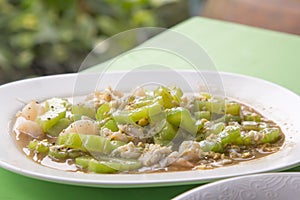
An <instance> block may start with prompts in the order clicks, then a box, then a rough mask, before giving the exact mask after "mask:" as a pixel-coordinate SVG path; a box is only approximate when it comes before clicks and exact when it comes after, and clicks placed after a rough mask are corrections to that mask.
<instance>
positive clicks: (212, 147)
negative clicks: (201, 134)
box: [199, 139, 224, 152]
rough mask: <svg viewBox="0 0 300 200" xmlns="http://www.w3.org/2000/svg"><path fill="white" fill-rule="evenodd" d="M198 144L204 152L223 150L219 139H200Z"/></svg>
mask: <svg viewBox="0 0 300 200" xmlns="http://www.w3.org/2000/svg"><path fill="white" fill-rule="evenodd" d="M199 145H200V147H201V149H202V151H204V152H209V151H214V152H223V151H224V150H223V146H222V143H221V142H220V141H218V140H217V139H215V140H202V141H200V142H199Z"/></svg>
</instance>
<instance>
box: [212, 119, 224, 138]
mask: <svg viewBox="0 0 300 200" xmlns="http://www.w3.org/2000/svg"><path fill="white" fill-rule="evenodd" d="M224 128H225V124H224V123H223V122H219V123H216V124H213V125H212V126H211V127H210V128H209V132H210V133H213V134H216V135H217V134H219V133H220V132H222V131H223V130H224Z"/></svg>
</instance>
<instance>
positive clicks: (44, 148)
mask: <svg viewBox="0 0 300 200" xmlns="http://www.w3.org/2000/svg"><path fill="white" fill-rule="evenodd" d="M49 147H50V143H49V142H47V141H45V140H42V141H38V140H37V139H34V140H32V141H30V142H29V144H28V148H29V149H30V150H31V151H35V152H38V153H48V151H49Z"/></svg>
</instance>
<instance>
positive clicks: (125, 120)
mask: <svg viewBox="0 0 300 200" xmlns="http://www.w3.org/2000/svg"><path fill="white" fill-rule="evenodd" d="M112 116H113V119H114V120H115V122H116V123H117V124H135V122H134V121H133V120H132V119H131V118H130V111H127V110H121V111H116V112H114V113H113V115H112Z"/></svg>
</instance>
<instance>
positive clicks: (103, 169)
mask: <svg viewBox="0 0 300 200" xmlns="http://www.w3.org/2000/svg"><path fill="white" fill-rule="evenodd" d="M75 163H76V165H77V166H79V167H81V168H83V169H87V170H88V171H90V172H95V173H102V174H110V173H115V172H116V171H117V170H115V169H113V168H111V167H110V166H108V165H107V164H106V162H103V161H98V160H95V159H93V158H90V157H78V158H76V159H75Z"/></svg>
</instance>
